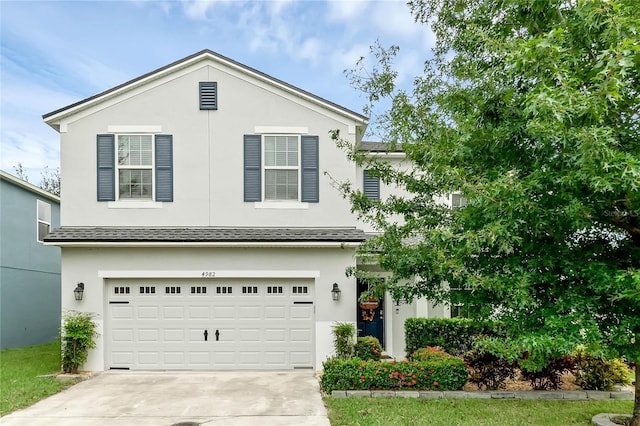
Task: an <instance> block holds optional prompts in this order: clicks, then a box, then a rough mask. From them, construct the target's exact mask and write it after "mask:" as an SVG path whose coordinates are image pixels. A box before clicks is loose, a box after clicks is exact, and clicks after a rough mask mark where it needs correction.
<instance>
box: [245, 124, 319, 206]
mask: <svg viewBox="0 0 640 426" xmlns="http://www.w3.org/2000/svg"><path fill="white" fill-rule="evenodd" d="M318 140H319V139H318V136H309V135H302V136H298V135H264V136H262V135H245V136H244V201H256V202H260V201H292V202H309V203H317V202H318V201H319V165H318Z"/></svg>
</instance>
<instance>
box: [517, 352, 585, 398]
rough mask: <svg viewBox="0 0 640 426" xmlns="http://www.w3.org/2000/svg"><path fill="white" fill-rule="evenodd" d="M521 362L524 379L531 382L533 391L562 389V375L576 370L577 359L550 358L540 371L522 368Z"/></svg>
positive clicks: (567, 356) (570, 357)
mask: <svg viewBox="0 0 640 426" xmlns="http://www.w3.org/2000/svg"><path fill="white" fill-rule="evenodd" d="M522 364H523V362H522V360H520V373H522V378H523V379H525V380H529V382H530V384H531V388H532V389H533V390H549V389H560V387H561V386H562V375H563V374H564V373H569V372H573V371H574V369H575V365H576V361H575V358H574V357H572V356H569V355H566V356H559V357H554V358H550V359H549V360H548V361H547V364H546V365H545V366H544V367H542V369H540V370H535V371H530V370H527V369H526V368H525V367H523V366H522Z"/></svg>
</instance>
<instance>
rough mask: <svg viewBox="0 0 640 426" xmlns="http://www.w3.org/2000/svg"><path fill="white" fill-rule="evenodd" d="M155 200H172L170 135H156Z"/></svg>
mask: <svg viewBox="0 0 640 426" xmlns="http://www.w3.org/2000/svg"><path fill="white" fill-rule="evenodd" d="M156 201H173V136H172V135H156Z"/></svg>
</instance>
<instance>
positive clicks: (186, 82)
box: [61, 61, 358, 226]
mask: <svg viewBox="0 0 640 426" xmlns="http://www.w3.org/2000/svg"><path fill="white" fill-rule="evenodd" d="M201 81H217V83H218V104H219V108H218V110H216V111H211V110H209V111H201V110H199V104H198V84H199V82H201ZM133 95H135V96H133ZM356 124H358V123H357V122H356V121H355V119H349V118H348V117H345V116H344V115H340V114H338V113H336V112H334V111H332V110H329V109H323V108H321V107H319V106H318V105H317V104H314V103H311V102H307V101H305V100H304V99H301V98H298V97H294V96H293V95H291V94H290V93H288V92H285V91H283V90H281V89H279V88H276V87H273V86H269V85H267V84H264V83H263V82H258V81H255V80H252V79H251V78H248V77H247V76H246V75H244V74H239V73H238V72H237V70H234V69H230V68H228V67H225V66H223V65H221V64H217V63H214V62H211V61H206V62H204V63H198V64H196V65H193V66H191V67H189V68H187V69H185V70H181V71H180V72H177V73H176V74H174V75H171V76H170V77H165V78H163V79H162V80H160V81H159V82H154V83H153V84H150V86H149V87H148V88H147V89H146V90H142V89H140V90H136V91H134V92H132V93H130V94H125V95H123V96H121V97H120V98H118V99H117V101H116V100H112V101H109V102H106V103H105V104H104V105H100V106H95V107H93V108H92V109H90V110H87V111H80V112H78V113H77V114H75V115H73V116H70V117H68V118H66V119H65V120H64V125H63V126H62V127H61V128H62V129H63V130H62V131H61V173H62V176H61V177H62V182H63V185H62V199H63V200H64V203H63V206H62V226H84V225H86V226H122V225H127V226H139V225H144V226H291V225H295V226H355V225H356V220H355V218H354V217H353V215H351V214H350V210H349V204H348V202H347V201H346V200H344V199H343V198H342V196H341V195H340V194H339V193H338V191H337V190H336V189H335V188H334V187H332V185H331V179H330V177H329V176H327V175H325V174H324V172H327V173H329V174H330V176H331V177H333V178H335V179H336V180H338V181H342V180H346V179H349V180H352V181H354V180H355V179H356V171H355V168H354V166H353V164H352V163H350V162H349V161H347V159H346V156H345V153H344V152H343V151H341V150H340V149H338V148H337V147H336V146H335V144H334V142H333V141H332V140H331V139H330V137H329V131H330V130H333V129H339V130H340V134H341V135H342V136H343V137H345V138H347V139H349V140H350V141H352V142H355V141H356V138H357V132H356ZM114 126H115V127H114ZM122 126H154V127H155V129H154V133H157V134H171V135H173V158H174V201H173V202H171V203H168V202H165V203H158V204H153V203H150V204H149V206H150V207H160V208H136V209H120V208H114V207H116V205H117V204H118V203H108V202H98V201H96V135H97V134H104V133H115V131H114V129H117V128H122ZM265 127H266V128H270V130H269V129H268V130H267V131H274V132H278V133H280V132H279V131H278V130H277V129H284V130H285V131H287V129H291V130H288V131H291V132H294V133H295V132H296V131H297V130H299V129H303V130H304V131H305V132H306V134H309V135H317V136H318V137H319V167H320V185H319V186H320V202H319V203H308V204H302V203H300V204H298V205H296V206H294V207H297V208H294V209H281V208H266V209H265V208H258V207H265V205H264V203H262V204H261V205H256V203H253V202H244V200H243V173H244V170H243V135H245V134H255V133H257V132H256V130H260V129H261V128H262V129H263V130H264V128H265ZM141 129H144V127H141ZM121 204H123V203H121ZM282 204H283V203H277V202H275V203H271V206H272V207H282ZM110 207H111V208H110ZM267 207H268V206H267Z"/></svg>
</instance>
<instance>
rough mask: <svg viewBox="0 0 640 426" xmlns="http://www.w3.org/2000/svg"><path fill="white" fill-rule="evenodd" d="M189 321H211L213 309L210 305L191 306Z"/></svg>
mask: <svg viewBox="0 0 640 426" xmlns="http://www.w3.org/2000/svg"><path fill="white" fill-rule="evenodd" d="M188 319H195V320H208V319H211V307H210V306H208V305H203V306H189V310H188Z"/></svg>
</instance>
